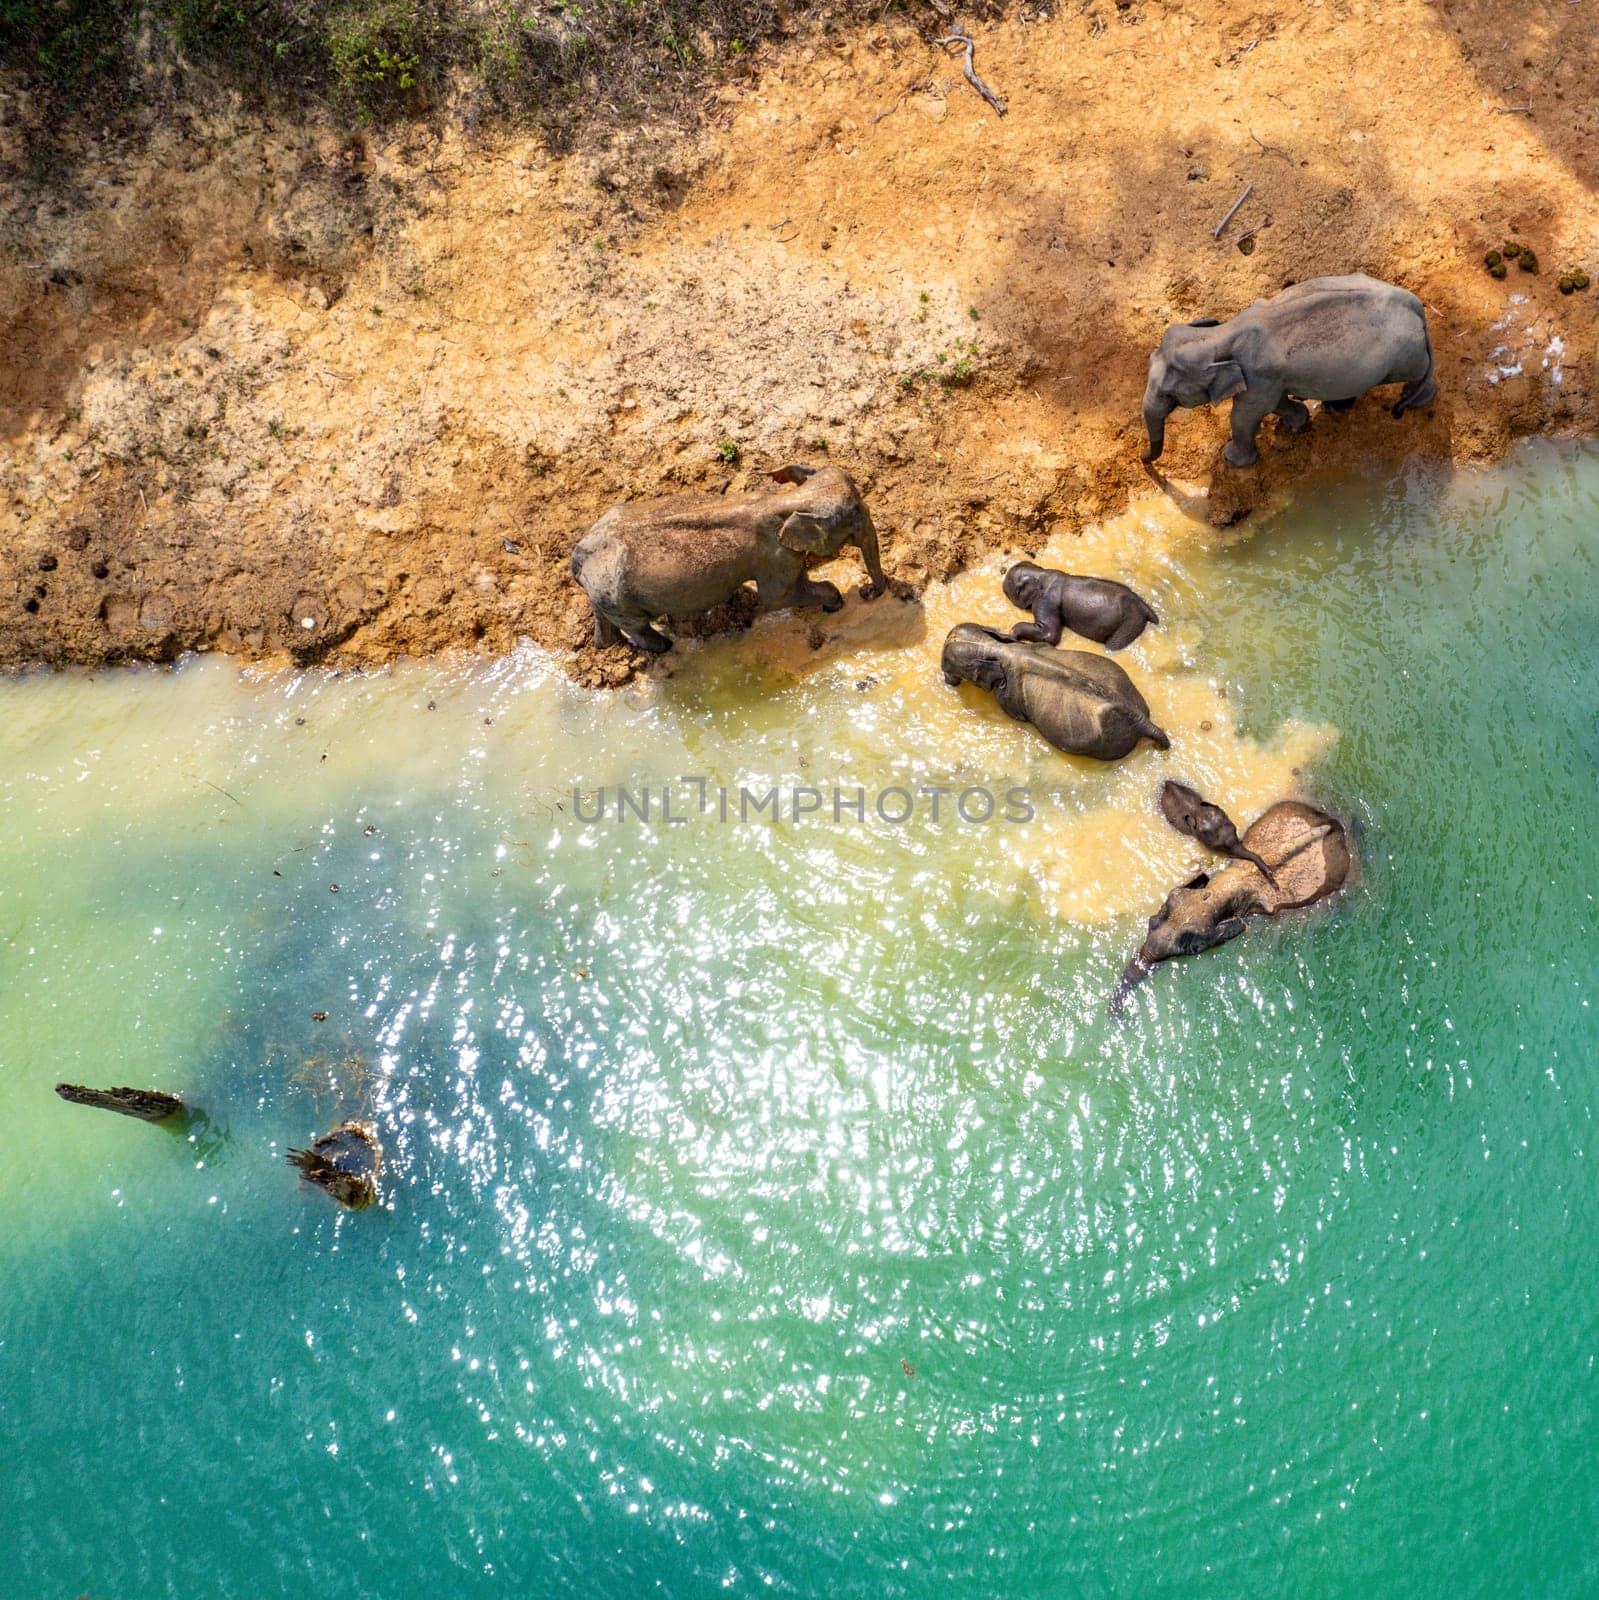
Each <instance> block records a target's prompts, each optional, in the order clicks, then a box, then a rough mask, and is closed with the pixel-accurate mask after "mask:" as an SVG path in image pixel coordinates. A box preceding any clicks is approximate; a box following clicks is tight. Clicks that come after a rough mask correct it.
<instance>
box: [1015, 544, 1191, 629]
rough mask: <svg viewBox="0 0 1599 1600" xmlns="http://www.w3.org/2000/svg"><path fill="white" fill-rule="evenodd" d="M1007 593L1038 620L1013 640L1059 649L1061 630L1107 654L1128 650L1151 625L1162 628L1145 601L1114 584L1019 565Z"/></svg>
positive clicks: (1024, 626)
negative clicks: (1051, 645) (1078, 637)
mask: <svg viewBox="0 0 1599 1600" xmlns="http://www.w3.org/2000/svg"><path fill="white" fill-rule="evenodd" d="M1004 588H1005V598H1006V599H1007V600H1009V601H1010V603H1011V604H1012V605H1013V606H1019V607H1020V608H1021V609H1022V610H1023V611H1031V612H1032V614H1033V620H1032V621H1031V622H1018V623H1017V624H1016V626H1015V627H1014V628H1012V629H1011V631H1010V636H1011V638H1013V639H1036V640H1037V641H1038V642H1039V643H1040V644H1059V643H1060V636H1061V632H1062V630H1064V629H1068V628H1069V629H1070V630H1071V631H1072V632H1073V633H1080V634H1081V635H1082V636H1083V638H1085V639H1092V640H1093V641H1094V643H1095V644H1102V645H1104V647H1105V648H1106V649H1107V650H1124V649H1125V648H1126V647H1127V646H1128V645H1130V644H1131V643H1132V642H1133V640H1134V639H1136V638H1137V637H1138V636H1139V634H1141V633H1142V632H1143V631H1144V628H1145V627H1146V626H1147V625H1148V624H1149V623H1151V622H1153V623H1154V624H1155V625H1156V626H1157V627H1159V626H1160V618H1159V617H1157V616H1156V615H1155V613H1154V612H1153V611H1152V610H1151V609H1150V607H1149V605H1148V603H1147V602H1146V601H1145V600H1143V599H1142V598H1140V597H1139V596H1138V595H1136V594H1134V593H1133V591H1132V590H1131V589H1129V588H1128V587H1127V585H1126V584H1125V583H1115V582H1113V581H1112V580H1111V579H1109V578H1083V577H1079V576H1077V574H1075V573H1072V572H1058V571H1056V570H1055V568H1053V567H1035V566H1034V565H1033V563H1032V562H1031V561H1018V562H1017V563H1016V565H1015V566H1014V567H1012V568H1011V569H1010V571H1009V572H1007V573H1006V574H1005V584H1004Z"/></svg>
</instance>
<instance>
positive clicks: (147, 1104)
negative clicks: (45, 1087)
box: [56, 1083, 183, 1122]
mask: <svg viewBox="0 0 1599 1600" xmlns="http://www.w3.org/2000/svg"><path fill="white" fill-rule="evenodd" d="M56 1093H57V1094H58V1095H60V1096H61V1098H62V1099H63V1100H70V1101H71V1102H72V1104H73V1105H75V1106H94V1107H96V1108H97V1109H98V1110H101V1111H116V1112H120V1113H121V1115H123V1116H124V1117H138V1118H139V1120H140V1121H141V1122H165V1121H166V1119H167V1118H168V1117H175V1116H177V1115H178V1114H179V1112H181V1111H182V1110H183V1102H182V1101H181V1100H180V1099H178V1097H177V1096H176V1095H175V1094H163V1093H162V1092H161V1091H160V1090H159V1089H86V1088H85V1087H84V1086H83V1085H82V1084H81V1083H58V1084H57V1085H56Z"/></svg>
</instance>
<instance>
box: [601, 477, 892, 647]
mask: <svg viewBox="0 0 1599 1600" xmlns="http://www.w3.org/2000/svg"><path fill="white" fill-rule="evenodd" d="M772 476H773V478H774V479H776V481H777V482H778V483H781V484H784V485H786V486H788V487H787V491H786V492H782V493H775V494H765V495H733V496H723V495H715V494H696V495H675V496H673V497H672V498H671V499H667V500H646V501H641V502H639V503H638V504H627V505H619V506H612V507H611V509H610V510H609V511H607V512H606V513H605V514H604V516H602V517H601V518H600V520H599V521H598V522H596V523H595V524H594V526H593V527H592V528H590V529H589V531H588V532H587V533H586V534H584V535H583V537H582V538H581V539H580V540H578V543H577V548H576V549H575V550H573V552H572V576H573V577H574V578H576V579H577V581H578V583H579V584H580V585H581V586H582V589H583V592H584V593H585V594H586V595H587V596H588V597H589V604H590V605H591V606H593V608H594V643H595V645H596V646H604V645H609V644H615V643H617V641H618V639H619V638H623V637H625V638H626V639H627V640H628V642H629V643H630V644H634V645H637V646H638V648H639V649H640V650H649V651H654V652H659V651H662V650H670V649H671V648H672V641H671V640H670V639H668V638H667V637H666V635H665V634H663V633H660V632H658V631H657V630H656V629H655V628H654V627H653V626H652V624H653V623H654V620H655V618H657V617H688V616H693V615H694V614H695V613H697V612H701V611H709V610H710V609H711V608H712V607H713V606H718V605H720V604H721V603H722V602H723V601H724V600H728V599H731V598H732V596H733V594H734V593H735V592H736V591H737V590H738V589H739V588H740V587H742V586H743V585H744V584H746V583H748V582H750V581H751V580H753V581H754V583H755V588H756V592H757V594H758V596H759V598H760V603H761V604H762V605H763V606H783V605H792V606H820V607H821V608H822V610H823V611H837V610H838V608H839V607H840V606H841V605H843V603H844V597H843V596H842V595H841V594H840V593H839V592H838V590H837V588H836V587H835V586H834V585H833V584H831V583H812V582H811V581H810V579H809V578H807V577H806V575H805V574H806V571H807V569H808V568H810V567H812V566H815V565H816V564H817V563H819V562H822V561H828V560H831V558H832V557H834V556H836V555H837V554H838V553H839V551H840V550H842V549H843V548H844V546H845V545H846V544H853V545H854V546H855V547H856V549H858V550H859V551H860V553H861V555H862V557H863V558H864V560H865V562H866V570H867V572H868V573H869V574H870V575H871V582H870V583H868V584H863V585H862V586H861V589H860V595H861V598H862V599H863V600H872V599H875V598H876V597H877V596H878V595H880V594H881V593H882V592H883V590H884V588H885V587H886V584H887V580H886V579H885V578H884V576H883V564H882V561H881V559H880V558H879V556H878V550H877V529H876V528H875V527H873V525H872V518H871V514H870V512H868V511H867V509H866V503H865V502H864V501H863V500H862V499H861V496H860V491H859V490H858V489H856V487H855V484H854V482H853V480H852V479H851V478H850V476H849V474H848V473H847V472H843V471H841V470H840V469H839V468H837V467H819V468H818V467H800V466H792V467H783V468H781V469H780V470H779V471H777V472H774V473H773V474H772Z"/></svg>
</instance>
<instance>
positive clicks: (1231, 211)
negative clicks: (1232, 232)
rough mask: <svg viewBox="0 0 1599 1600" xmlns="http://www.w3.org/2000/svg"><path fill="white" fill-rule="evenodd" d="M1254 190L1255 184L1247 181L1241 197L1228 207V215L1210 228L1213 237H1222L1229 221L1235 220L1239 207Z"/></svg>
mask: <svg viewBox="0 0 1599 1600" xmlns="http://www.w3.org/2000/svg"><path fill="white" fill-rule="evenodd" d="M1254 192H1255V186H1254V184H1252V183H1247V184H1245V185H1244V192H1243V193H1242V194H1241V195H1239V197H1238V198H1237V199H1236V200H1234V201H1233V203H1232V204H1231V205H1230V206H1229V207H1228V208H1227V215H1226V216H1225V217H1223V218H1222V219H1221V221H1220V222H1218V223H1217V224H1216V226H1215V227H1214V228H1212V229H1211V230H1210V236H1211V238H1212V239H1219V238H1221V236H1222V233H1223V232H1224V231H1225V230H1226V227H1227V224H1228V223H1229V222H1231V221H1232V220H1233V218H1234V217H1236V216H1237V215H1238V208H1239V207H1240V206H1241V205H1242V204H1243V203H1244V201H1246V200H1247V199H1248V198H1249V197H1250V195H1252V194H1253V193H1254Z"/></svg>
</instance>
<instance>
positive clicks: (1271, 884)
mask: <svg viewBox="0 0 1599 1600" xmlns="http://www.w3.org/2000/svg"><path fill="white" fill-rule="evenodd" d="M1243 848H1244V850H1245V851H1246V852H1247V853H1248V855H1249V856H1251V857H1255V858H1257V859H1258V860H1259V861H1260V862H1262V863H1264V865H1265V867H1266V869H1267V870H1266V871H1264V872H1263V871H1262V870H1261V867H1260V866H1259V865H1257V864H1256V861H1255V860H1249V859H1245V860H1234V861H1229V862H1228V863H1227V865H1226V866H1225V867H1223V868H1222V869H1221V871H1220V872H1218V873H1216V874H1215V875H1214V876H1212V875H1211V874H1209V873H1206V872H1201V873H1200V874H1199V876H1198V877H1196V878H1192V879H1190V880H1189V881H1188V882H1187V883H1184V884H1179V885H1178V887H1177V888H1175V889H1173V890H1172V892H1171V893H1170V894H1169V895H1167V896H1166V902H1165V904H1164V905H1163V906H1161V908H1160V910H1159V911H1157V912H1156V913H1155V915H1154V916H1152V917H1151V918H1150V919H1149V934H1148V937H1147V938H1146V939H1145V940H1144V942H1143V944H1142V946H1141V947H1140V948H1139V951H1138V954H1137V955H1136V956H1134V957H1133V959H1132V960H1131V961H1130V962H1128V964H1127V970H1126V971H1125V972H1123V973H1122V976H1121V981H1120V982H1119V983H1118V984H1117V985H1116V990H1115V993H1114V994H1112V996H1111V999H1110V1009H1111V1014H1112V1015H1117V1014H1119V1013H1120V1011H1121V1008H1122V1006H1123V1004H1124V1002H1125V1001H1126V999H1127V996H1128V995H1129V994H1130V993H1131V992H1132V991H1133V990H1134V989H1135V988H1137V987H1138V985H1139V984H1140V983H1142V982H1143V981H1144V979H1145V978H1147V977H1148V976H1149V974H1150V972H1151V971H1152V970H1153V969H1154V968H1155V966H1156V965H1157V964H1158V963H1160V962H1162V961H1170V960H1171V959H1172V958H1173V957H1174V956H1192V955H1198V954H1199V952H1200V951H1202V950H1213V949H1214V948H1215V947H1216V946H1217V945H1219V944H1225V943H1226V942H1227V941H1228V940H1229V939H1236V938H1237V937H1238V935H1239V934H1241V933H1242V932H1244V930H1245V928H1246V927H1247V926H1248V922H1249V919H1250V918H1251V917H1256V916H1263V917H1274V916H1276V915H1277V914H1278V913H1279V912H1280V911H1288V910H1290V909H1292V908H1294V907H1297V906H1308V905H1314V904H1315V903H1316V901H1318V900H1325V899H1326V898H1327V896H1328V895H1330V894H1335V893H1337V891H1338V890H1339V889H1341V888H1342V887H1343V886H1344V882H1345V880H1346V879H1347V878H1348V876H1349V870H1350V866H1351V864H1352V857H1351V854H1350V849H1349V836H1348V834H1347V833H1346V832H1345V831H1344V825H1343V823H1341V822H1340V821H1339V820H1338V819H1337V817H1334V816H1330V815H1328V813H1327V812H1325V811H1318V810H1317V809H1316V807H1315V806H1311V805H1306V804H1305V803H1304V802H1303V801H1302V800H1279V801H1278V802H1277V804H1276V805H1274V806H1272V807H1271V808H1270V809H1269V810H1268V811H1265V812H1263V813H1262V814H1261V815H1260V816H1259V817H1257V818H1256V819H1255V821H1254V822H1252V823H1251V824H1250V825H1249V827H1248V828H1247V829H1246V830H1245V832H1244V837H1243ZM1268 874H1269V875H1268Z"/></svg>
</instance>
